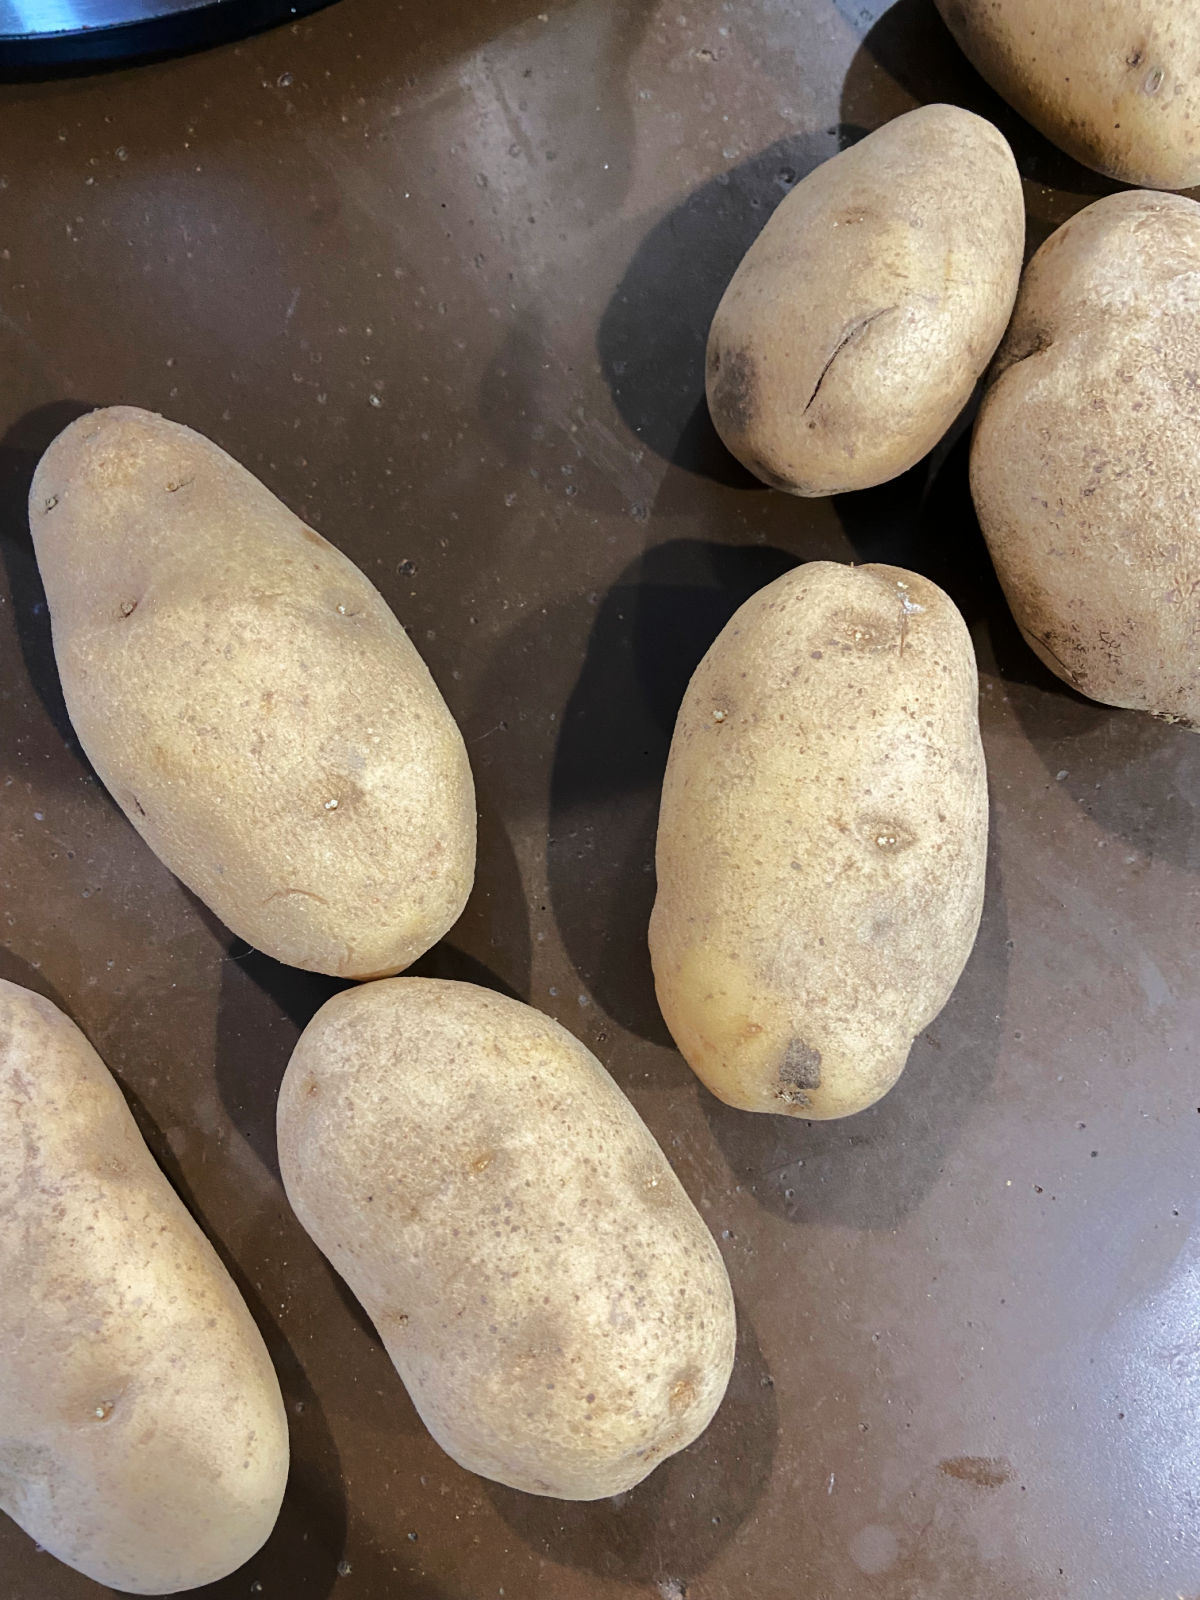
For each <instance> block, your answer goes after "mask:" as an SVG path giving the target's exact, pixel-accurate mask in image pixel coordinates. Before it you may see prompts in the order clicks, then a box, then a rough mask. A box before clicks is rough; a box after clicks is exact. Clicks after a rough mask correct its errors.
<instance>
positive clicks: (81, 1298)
mask: <svg viewBox="0 0 1200 1600" xmlns="http://www.w3.org/2000/svg"><path fill="white" fill-rule="evenodd" d="M287 1471H288V1436H287V1421H286V1418H285V1416H284V1411H283V1401H282V1399H281V1398H280V1394H279V1384H278V1382H277V1380H276V1377H275V1372H274V1369H273V1368H272V1366H271V1362H270V1358H269V1357H268V1355H267V1351H266V1348H265V1346H264V1345H263V1342H262V1338H261V1336H260V1335H259V1332H258V1329H257V1328H256V1327H255V1325H254V1322H253V1321H252V1319H251V1317H250V1313H249V1312H248V1311H247V1310H246V1307H245V1304H244V1302H243V1301H242V1298H241V1296H240V1295H239V1294H238V1291H237V1289H236V1288H235V1287H234V1285H233V1283H232V1281H231V1280H230V1277H229V1274H228V1273H227V1272H226V1271H225V1269H224V1267H223V1266H222V1265H221V1263H220V1261H219V1260H218V1259H217V1256H216V1253H215V1252H214V1250H213V1248H212V1246H211V1245H210V1244H209V1242H208V1240H207V1239H206V1238H205V1237H204V1235H203V1233H201V1231H200V1229H199V1228H198V1227H197V1226H196V1223H195V1222H194V1221H193V1220H192V1218H191V1216H190V1215H189V1213H188V1211H187V1210H186V1208H185V1207H184V1205H183V1203H182V1201H181V1200H180V1199H179V1198H178V1197H177V1195H176V1194H175V1192H174V1190H173V1189H172V1188H171V1186H170V1184H169V1183H168V1182H167V1180H166V1178H164V1177H163V1175H162V1173H161V1172H160V1171H159V1169H158V1167H157V1166H156V1165H155V1163H154V1160H153V1158H152V1157H151V1155H150V1152H149V1151H148V1150H147V1149H146V1146H145V1144H144V1143H143V1142H142V1138H141V1135H140V1134H139V1133H138V1130H137V1126H136V1124H135V1123H134V1120H133V1118H132V1116H131V1115H130V1113H129V1109H128V1107H127V1106H126V1104H125V1100H124V1098H123V1096H122V1094H121V1091H120V1089H118V1087H117V1085H116V1083H115V1082H114V1081H113V1079H112V1077H111V1076H110V1075H109V1073H108V1071H107V1070H106V1068H105V1066H104V1063H103V1062H102V1061H101V1060H100V1058H99V1056H98V1055H97V1054H96V1052H95V1051H94V1050H93V1049H92V1047H91V1045H90V1044H88V1042H87V1040H86V1039H85V1038H84V1036H83V1034H82V1033H80V1031H79V1029H78V1028H76V1026H75V1025H74V1023H72V1022H70V1021H68V1019H67V1018H66V1017H65V1016H63V1014H62V1012H61V1011H59V1010H58V1009H57V1008H56V1007H55V1006H53V1005H51V1004H50V1002H49V1001H48V1000H44V999H43V998H42V997H41V996H40V995H37V994H32V993H31V992H30V991H29V990H27V989H21V988H19V987H18V986H17V985H16V984H13V983H4V982H0V1510H3V1511H5V1512H7V1514H8V1515H9V1516H10V1517H12V1518H13V1520H14V1521H15V1522H18V1523H19V1524H20V1525H21V1527H22V1528H24V1529H25V1531H26V1532H27V1533H28V1534H29V1535H30V1537H31V1538H33V1539H36V1540H37V1541H38V1543H39V1544H41V1545H43V1546H44V1547H45V1548H46V1549H47V1550H49V1551H50V1552H51V1553H52V1554H53V1555H55V1556H57V1557H58V1559H59V1560H60V1561H65V1562H66V1563H67V1565H68V1566H72V1567H75V1568H77V1569H78V1571H80V1572H83V1573H86V1574H87V1576H88V1577H89V1578H93V1579H95V1581H96V1582H97V1583H102V1584H108V1585H110V1586H111V1587H112V1588H114V1589H119V1590H121V1591H122V1592H124V1593H128V1594H174V1593H176V1592H178V1591H179V1590H181V1589H193V1588H197V1587H199V1586H200V1585H201V1584H207V1583H212V1582H214V1581H215V1580H216V1579H218V1578H222V1577H224V1576H225V1575H226V1574H227V1573H230V1572H232V1571H234V1570H235V1569H236V1568H237V1567H240V1566H241V1565H242V1563H243V1562H245V1561H247V1560H249V1558H250V1557H251V1556H252V1555H253V1554H254V1552H255V1551H256V1550H257V1549H258V1548H259V1546H260V1545H261V1544H262V1543H263V1541H264V1540H265V1539H266V1538H267V1536H268V1534H269V1533H270V1532H271V1529H272V1528H273V1527H274V1525H275V1518H276V1515H277V1514H278V1511H279V1506H280V1501H281V1500H282V1498H283V1491H284V1485H285V1483H286V1480H287ZM47 1581H48V1582H49V1579H48V1580H47Z"/></svg>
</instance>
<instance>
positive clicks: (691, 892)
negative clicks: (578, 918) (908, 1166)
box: [650, 561, 987, 1119]
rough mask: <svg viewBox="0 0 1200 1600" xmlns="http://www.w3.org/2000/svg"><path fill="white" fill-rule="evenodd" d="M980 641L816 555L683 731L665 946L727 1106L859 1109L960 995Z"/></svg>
mask: <svg viewBox="0 0 1200 1600" xmlns="http://www.w3.org/2000/svg"><path fill="white" fill-rule="evenodd" d="M978 699H979V685H978V677H977V673H976V668H975V657H974V653H973V651H972V648H971V641H970V637H969V635H968V633H967V630H966V626H965V625H964V623H963V620H962V618H961V617H960V616H959V614H958V611H957V610H956V608H955V606H954V605H953V603H952V602H951V601H950V600H949V599H948V598H947V596H946V595H944V594H943V593H942V591H941V590H940V589H939V588H938V587H937V586H936V585H935V584H932V583H930V582H929V581H928V580H927V579H925V578H920V577H918V576H917V575H916V574H915V573H912V572H905V571H903V570H902V569H901V568H899V567H885V566H864V567H847V566H841V565H839V564H837V563H834V562H828V561H818V562H813V563H812V564H810V565H808V566H803V567H799V568H797V569H796V570H795V571H793V572H789V573H786V574H785V575H784V576H783V577H782V578H779V579H777V580H776V581H775V582H774V583H772V584H768V585H767V587H766V588H765V589H762V590H760V591H759V593H758V594H756V595H754V596H753V598H751V599H750V600H748V601H747V602H746V604H745V605H744V606H742V607H741V609H740V610H739V611H738V612H736V613H735V615H734V616H733V618H732V619H731V621H730V622H729V623H728V625H727V626H726V627H725V629H724V630H723V631H722V633H721V634H720V635H719V637H718V638H717V640H716V642H715V643H714V644H713V646H712V648H711V649H710V650H709V652H708V654H707V655H706V656H705V657H704V660H703V661H702V662H701V663H700V665H699V667H698V668H697V669H696V672H695V675H694V676H693V678H692V681H691V683H690V684H689V685H688V689H687V693H686V695H685V696H684V700H683V705H682V706H681V708H680V711H679V717H678V720H677V722H676V724H675V734H674V737H673V739H672V741H671V751H670V756H669V758H668V761H667V770H666V777H665V780H664V783H663V794H662V807H661V811H660V814H659V823H658V852H657V869H658V895H657V898H656V900H655V904H654V911H653V914H652V917H651V922H650V953H651V958H652V961H653V964H654V978H655V985H656V988H657V991H658V998H659V1004H660V1005H661V1007H662V1013H663V1016H664V1017H665V1018H666V1021H667V1025H668V1027H669V1028H670V1030H671V1033H672V1034H673V1036H674V1038H675V1042H676V1044H677V1045H678V1046H679V1049H680V1050H681V1052H682V1053H683V1055H684V1057H685V1059H686V1060H687V1062H688V1064H689V1065H690V1066H691V1067H692V1069H693V1070H694V1071H695V1072H696V1073H697V1074H698V1076H699V1077H700V1078H701V1079H702V1080H703V1081H704V1082H705V1083H706V1084H707V1085H708V1087H709V1088H710V1089H711V1090H712V1092H713V1093H714V1094H715V1095H718V1096H719V1097H720V1098H721V1099H722V1100H725V1101H727V1102H728V1104H730V1105H732V1106H738V1107H741V1108H742V1109H744V1110H747V1111H775V1112H782V1113H784V1114H785V1115H788V1116H793V1117H804V1118H813V1119H816V1118H821V1119H824V1118H828V1117H841V1116H846V1115H847V1114H848V1113H850V1112H854V1111H861V1110H862V1109H863V1108H864V1107H865V1106H869V1105H870V1104H871V1103H872V1102H873V1101H875V1100H877V1099H878V1098H879V1097H880V1095H882V1094H884V1093H885V1092H886V1090H887V1089H889V1088H890V1087H891V1085H892V1084H893V1083H894V1082H895V1080H896V1078H897V1077H898V1076H899V1074H900V1072H901V1070H902V1068H903V1066H904V1063H905V1061H906V1060H907V1058H908V1053H909V1049H910V1046H911V1044H912V1041H913V1039H914V1038H915V1036H916V1035H917V1034H918V1033H919V1032H920V1031H921V1030H922V1029H923V1028H925V1027H927V1026H928V1025H929V1023H930V1022H931V1021H932V1020H933V1018H934V1017H935V1016H937V1014H938V1012H939V1011H940V1010H941V1009H942V1007H943V1006H944V1005H945V1003H946V1001H947V1000H948V998H949V996H950V993H951V991H952V989H953V988H954V985H955V983H956V982H957V981H958V977H959V974H960V973H961V971H962V968H963V965H964V963H965V962H966V959H967V956H968V955H969V954H970V951H971V946H972V944H973V943H974V940H975V934H976V930H977V928H978V926H979V918H980V912H981V908H982V904H983V883H984V868H985V857H986V852H987V785H986V777H985V772H984V764H983V750H982V746H981V744H980V739H979V720H978Z"/></svg>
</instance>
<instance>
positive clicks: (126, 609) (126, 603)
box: [121, 600, 138, 617]
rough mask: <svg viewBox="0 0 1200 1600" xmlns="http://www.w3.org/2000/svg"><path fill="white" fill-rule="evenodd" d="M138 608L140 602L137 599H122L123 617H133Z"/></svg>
mask: <svg viewBox="0 0 1200 1600" xmlns="http://www.w3.org/2000/svg"><path fill="white" fill-rule="evenodd" d="M137 608H138V603H137V601H136V600H122V601H121V615H122V616H123V617H131V616H132V615H133V613H134V612H135V611H136V610H137Z"/></svg>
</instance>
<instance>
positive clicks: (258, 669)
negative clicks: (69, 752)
mask: <svg viewBox="0 0 1200 1600" xmlns="http://www.w3.org/2000/svg"><path fill="white" fill-rule="evenodd" d="M30 526H31V528H32V530H33V538H34V544H35V547H36V550H37V558H38V565H39V566H40V568H41V572H42V578H43V580H44V582H45V585H46V594H47V598H48V600H49V603H50V615H51V621H52V623H53V632H54V650H55V656H56V658H57V660H58V668H59V673H60V675H61V677H62V685H63V693H64V695H65V696H66V701H67V709H68V711H69V712H70V715H71V721H72V723H73V724H74V726H75V731H76V733H77V734H78V735H79V740H80V743H81V744H82V745H83V748H84V750H85V751H86V752H87V755H88V757H89V759H90V760H91V762H92V764H93V766H94V767H95V768H96V771H97V772H98V773H99V775H100V777H101V779H102V780H103V781H104V783H105V785H106V786H107V787H108V789H109V791H110V793H111V794H112V795H113V798H114V799H115V800H116V801H117V803H118V805H119V806H120V807H121V809H122V810H123V811H124V813H125V815H126V816H127V817H128V818H129V820H130V821H131V822H132V823H133V825H134V827H135V828H136V829H137V830H138V832H139V833H140V834H141V835H142V837H143V838H144V839H145V841H146V843H147V844H148V845H149V846H150V848H151V849H152V850H153V851H154V852H155V854H156V855H158V856H159V857H160V858H161V859H162V860H163V861H164V862H166V864H167V866H169V867H170V868H171V870H172V871H173V872H175V873H176V874H177V875H178V876H179V877H180V878H182V879H183V881H184V883H185V884H187V886H188V888H189V889H192V890H193V891H194V892H195V893H196V894H197V895H199V896H200V898H201V899H202V900H203V901H205V903H206V904H207V905H209V906H210V907H211V908H212V909H213V911H215V912H216V913H217V915H218V916H219V917H220V918H221V919H222V920H223V921H224V922H225V923H226V924H227V925H228V926H229V927H230V928H232V929H233V931H234V932H235V933H236V934H238V935H239V936H240V937H241V938H243V939H245V940H247V941H248V942H249V943H250V944H251V945H253V946H255V947H256V948H257V949H260V950H263V951H265V952H266V953H267V954H268V955H271V956H274V957H275V958H276V959H277V960H279V961H284V962H288V963H289V964H290V965H292V966H296V967H306V968H310V969H313V970H316V971H318V972H329V973H335V974H337V975H339V976H343V977H356V978H364V977H371V976H374V975H377V974H380V973H387V972H395V971H398V970H399V969H400V968H402V967H405V966H407V965H409V963H410V962H412V961H415V960H416V958H417V957H418V956H419V955H421V954H422V952H423V951H425V950H427V949H428V948H429V946H430V945H432V944H434V943H436V941H437V940H438V939H440V938H441V936H442V934H443V933H445V932H446V930H447V929H448V928H449V927H450V926H451V924H452V923H454V922H455V921H456V920H457V918H458V916H459V914H460V912H461V910H462V907H463V904H464V902H465V900H466V897H467V894H468V893H469V891H470V887H471V881H472V878H473V875H474V866H475V799H474V790H473V786H472V782H471V772H470V767H469V766H468V763H467V756H466V751H465V749H464V746H463V742H462V737H461V735H460V734H459V731H458V729H457V727H456V726H455V724H454V721H453V718H452V717H451V715H450V712H449V711H448V709H447V707H446V705H445V703H444V701H443V700H442V698H441V696H440V695H439V693H438V691H437V689H436V687H435V685H434V683H433V679H432V678H431V677H430V675H429V672H428V670H427V669H426V667H425V664H424V662H423V661H422V660H421V658H420V656H419V655H418V654H417V652H416V650H415V649H414V647H413V645H412V644H411V643H410V642H409V639H408V637H407V635H406V634H405V632H404V630H403V628H402V627H401V626H400V624H399V623H398V622H397V620H396V618H395V617H394V616H393V615H392V613H391V611H390V610H389V609H388V607H387V605H386V603H385V602H384V600H383V598H382V596H381V595H380V594H379V593H378V592H377V591H376V589H375V588H374V587H373V586H372V585H371V584H370V583H369V582H368V581H367V579H366V578H365V577H364V576H363V574H362V573H361V572H359V570H358V569H357V567H355V566H354V565H353V564H352V563H351V562H350V561H348V560H347V559H346V557H345V556H343V555H342V554H341V553H340V552H339V551H337V550H335V549H334V548H333V546H332V545H330V544H327V543H326V542H325V540H324V539H322V538H321V537H320V536H319V535H318V534H316V533H314V532H313V531H312V529H311V528H308V527H306V526H305V525H304V524H303V523H302V522H301V521H300V520H299V518H297V517H295V516H293V515H292V513H291V512H290V511H289V510H288V509H287V508H286V507H285V506H284V505H282V504H281V503H280V502H279V501H278V500H277V499H276V498H275V497H274V495H272V494H271V493H270V492H269V491H268V490H267V489H266V488H265V487H264V486H263V485H262V484H261V483H259V482H258V480H257V479H256V478H254V477H252V476H251V474H250V473H248V472H247V471H246V470H245V468H243V467H241V466H239V465H238V464H237V462H235V461H233V460H232V459H231V458H230V457H229V456H227V455H226V454H225V453H224V451H222V450H219V449H218V448H217V446H216V445H214V444H212V443H210V442H209V441H208V440H207V439H204V438H202V437H201V436H200V435H199V434H196V433H193V432H192V431H191V430H190V429H188V428H183V427H180V426H179V425H178V424H176V423H173V422H168V421H166V420H165V419H164V418H163V417H159V416H154V415H152V414H151V413H150V412H146V411H139V410H137V409H135V408H133V407H131V406H115V407H113V408H111V409H110V410H107V411H96V412H93V413H91V415H89V416H85V417H81V418H80V419H79V421H77V422H75V423H72V425H71V426H70V427H69V428H67V429H66V430H65V431H64V432H63V433H62V434H60V435H59V437H58V438H57V439H56V440H55V441H54V443H53V444H51V446H50V448H49V449H48V450H47V451H46V454H45V455H44V456H43V458H42V461H41V463H40V465H39V466H38V469H37V472H36V474H35V476H34V480H33V488H32V490H31V493H30Z"/></svg>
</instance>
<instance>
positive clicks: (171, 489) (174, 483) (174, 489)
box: [167, 478, 196, 494]
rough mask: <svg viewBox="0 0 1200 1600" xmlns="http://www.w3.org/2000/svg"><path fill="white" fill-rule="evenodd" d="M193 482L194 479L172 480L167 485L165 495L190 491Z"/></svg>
mask: <svg viewBox="0 0 1200 1600" xmlns="http://www.w3.org/2000/svg"><path fill="white" fill-rule="evenodd" d="M195 481H196V480H195V478H180V479H175V478H172V480H171V482H170V483H168V485H167V493H168V494H178V493H179V491H180V489H190V488H191V486H192V484H194V483H195Z"/></svg>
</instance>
